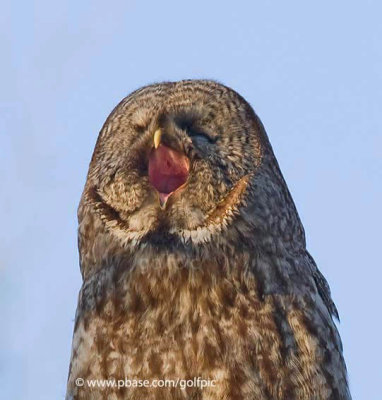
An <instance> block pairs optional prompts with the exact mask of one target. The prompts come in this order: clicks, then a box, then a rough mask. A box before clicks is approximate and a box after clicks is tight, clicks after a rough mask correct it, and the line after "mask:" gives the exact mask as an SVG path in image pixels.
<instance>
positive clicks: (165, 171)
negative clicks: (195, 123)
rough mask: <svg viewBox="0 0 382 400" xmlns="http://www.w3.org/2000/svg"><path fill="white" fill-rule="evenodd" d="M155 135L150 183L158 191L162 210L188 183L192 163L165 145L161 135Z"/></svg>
mask: <svg viewBox="0 0 382 400" xmlns="http://www.w3.org/2000/svg"><path fill="white" fill-rule="evenodd" d="M157 132H158V131H156V132H155V134H154V148H153V149H152V151H151V154H150V157H149V165H148V172H149V181H150V184H151V185H152V186H153V187H154V188H155V189H156V191H157V193H158V197H159V202H160V206H161V208H162V209H164V208H165V207H166V203H167V200H168V199H169V198H170V196H171V195H173V194H174V193H175V192H176V191H177V190H178V189H180V188H181V187H182V186H183V185H184V184H185V183H186V181H187V179H188V174H189V169H190V161H189V159H188V157H187V156H186V155H185V154H183V153H180V152H178V151H176V150H174V149H172V148H170V147H168V146H166V145H165V144H163V143H160V138H161V133H160V131H159V133H157Z"/></svg>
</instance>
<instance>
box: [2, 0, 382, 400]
mask: <svg viewBox="0 0 382 400" xmlns="http://www.w3.org/2000/svg"><path fill="white" fill-rule="evenodd" d="M313 3H315V4H313ZM381 15H382V5H381V2H380V1H377V0H375V1H368V0H364V1H362V2H361V1H349V0H347V1H335V2H334V1H328V0H324V1H319V2H307V1H294V0H291V1H272V2H271V1H239V0H237V1H234V2H232V1H210V2H207V1H201V0H193V1H192V2H191V1H190V2H179V1H173V2H171V1H165V0H162V1H151V2H150V1H139V2H138V1H126V0H124V1H113V0H111V1H109V2H105V1H98V0H93V1H74V0H69V1H66V2H52V1H25V0H24V1H13V2H11V1H9V2H7V1H6V2H5V3H4V1H3V2H2V3H1V13H0V50H1V63H0V80H1V81H0V84H1V86H0V87H1V90H0V181H1V189H0V190H1V191H0V193H1V195H0V216H1V228H0V318H1V329H0V398H2V399H12V400H18V399H20V400H29V399H31V400H40V399H41V400H45V399H46V400H51V399H63V398H64V396H65V387H66V379H67V374H68V366H69V357H70V348H71V339H72V331H73V319H74V314H75V308H76V302H77V295H78V291H79V289H80V285H81V276H80V271H79V266H78V255H77V238H76V229H77V221H76V208H77V205H78V202H79V199H80V195H81V191H82V188H83V185H84V183H85V176H86V173H87V168H88V163H89V161H90V157H91V154H92V151H93V147H94V144H95V141H96V138H97V134H98V132H99V130H100V129H101V126H102V124H103V122H104V120H105V119H106V117H107V115H108V114H109V112H110V111H111V110H112V108H113V107H114V106H115V105H116V104H117V103H118V102H119V101H120V100H121V99H122V98H123V97H124V96H126V95H127V94H128V93H129V92H131V91H132V90H134V89H136V88H138V87H140V86H141V85H144V84H148V83H152V82H157V81H162V80H178V79H184V78H213V79H217V80H219V81H221V82H223V83H225V84H226V85H228V86H231V87H233V88H234V89H236V90H237V91H238V92H239V93H241V94H242V95H243V96H244V97H245V98H246V99H247V100H248V101H249V102H250V104H251V105H252V106H253V107H254V109H255V110H256V112H257V114H258V115H259V116H260V118H261V119H262V121H263V123H264V125H265V127H266V130H267V132H268V135H269V137H270V140H271V143H272V145H273V148H274V151H275V154H276V156H277V158H278V161H279V163H280V166H281V169H282V172H283V174H284V176H285V179H286V181H287V183H288V186H289V188H290V190H291V193H292V195H293V198H294V200H295V202H296V205H297V209H298V211H299V213H300V216H301V219H302V222H303V224H304V226H305V230H306V236H307V244H308V249H309V251H310V252H311V254H312V255H313V257H314V258H315V260H316V262H317V264H318V266H319V268H320V269H321V271H322V272H323V273H324V275H325V276H326V278H327V279H328V281H329V283H330V286H331V289H332V294H333V298H334V300H335V302H336V304H337V307H338V309H339V312H340V316H341V324H340V325H339V330H340V333H341V336H342V340H343V344H344V350H345V358H346V361H347V365H348V370H349V377H350V386H351V391H352V393H353V398H354V399H365V400H366V399H367V400H374V399H375V400H377V399H380V384H381V381H382V366H381V359H382V350H381V331H382V322H381V311H380V308H381V307H380V306H381V300H380V298H381V283H380V282H381V279H382V264H381V247H382V246H381V245H382V243H381V225H382V218H381V211H380V208H381V204H382V187H381V175H382V162H381V160H382V157H381V156H382V151H381V149H382V135H381V133H382V132H381V131H382V122H381V120H382V118H381V104H382V45H381V39H382V24H381V20H380V18H381ZM378 315H379V317H378Z"/></svg>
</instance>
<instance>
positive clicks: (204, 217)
mask: <svg viewBox="0 0 382 400" xmlns="http://www.w3.org/2000/svg"><path fill="white" fill-rule="evenodd" d="M296 218H297V221H298V223H297V224H296ZM79 222H80V228H79V233H80V234H79V238H80V248H81V246H85V247H86V242H87V241H89V240H90V241H91V242H92V243H93V244H92V249H93V250H92V251H93V253H94V252H95V250H94V248H97V246H98V247H99V248H104V247H105V246H106V247H107V246H109V241H110V242H111V241H112V242H113V243H115V242H116V241H117V242H118V246H119V247H120V248H125V249H129V248H132V247H137V246H138V247H139V246H157V247H160V245H161V243H162V244H163V243H164V244H165V245H166V246H170V245H174V243H176V245H183V246H191V247H194V248H197V247H200V246H205V245H211V244H213V245H214V246H216V245H217V243H222V242H224V241H232V240H239V241H240V240H241V241H242V243H243V244H244V243H247V244H248V243H252V242H253V241H254V240H255V237H256V232H265V231H266V232H268V233H270V234H274V235H275V236H276V235H279V234H280V232H281V233H282V234H285V235H288V234H293V231H296V232H297V233H298V234H299V235H302V234H303V232H302V227H301V226H300V224H299V220H298V217H297V214H296V210H295V207H294V205H293V202H292V200H291V198H290V195H289V192H288V189H287V187H286V185H285V182H284V180H283V178H282V175H281V173H280V171H279V168H278V165H277V161H276V159H275V157H274V155H273V152H272V149H271V146H270V144H269V141H268V139H267V136H266V133H265V131H264V129H263V126H262V124H261V122H260V120H259V119H258V118H257V116H256V114H255V113H254V111H253V109H252V108H251V107H250V105H249V104H248V103H247V102H246V101H245V100H244V99H243V98H242V97H241V96H240V95H239V94H238V93H236V92H235V91H234V90H232V89H230V88H228V87H226V86H223V85H221V84H219V83H216V82H214V81H204V80H186V81H180V82H166V83H160V84H154V85H150V86H147V87H144V88H141V89H139V90H137V91H135V92H133V93H132V94H130V95H129V96H128V97H126V98H125V99H123V100H122V102H121V103H120V104H119V105H118V106H117V107H116V108H115V109H114V110H113V111H112V113H111V114H110V116H109V117H108V118H107V120H106V122H105V124H104V126H103V128H102V130H101V132H100V135H99V137H98V141H97V144H96V147H95V151H94V154H93V157H92V160H91V163H90V168H89V173H88V178H87V182H86V186H85V190H84V193H83V196H82V199H81V203H80V207H79ZM294 225H296V226H294ZM287 227H288V229H287ZM291 232H292V233H291ZM86 249H87V254H88V253H89V251H90V250H89V249H88V247H86ZM113 251H115V248H114V250H113ZM93 257H96V256H95V255H93Z"/></svg>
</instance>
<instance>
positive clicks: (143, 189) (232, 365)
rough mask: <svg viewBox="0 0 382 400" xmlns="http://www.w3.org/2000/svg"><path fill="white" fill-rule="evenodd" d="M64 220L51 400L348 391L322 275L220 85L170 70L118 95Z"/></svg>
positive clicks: (302, 395) (257, 142)
mask: <svg viewBox="0 0 382 400" xmlns="http://www.w3.org/2000/svg"><path fill="white" fill-rule="evenodd" d="M78 219H79V228H78V243H79V253H80V268H81V273H82V277H83V284H82V288H81V290H80V293H79V298H78V306H77V312H76V317H75V324H74V334H73V344H72V355H71V362H70V368H69V378H68V386H67V395H66V399H92V400H93V399H94V400H100V399H108V400H118V399H126V400H140V399H142V400H159V399H160V400H181V399H182V400H184V399H192V400H255V399H256V400H276V399H277V400H313V399H317V400H329V399H331V400H349V399H350V398H351V397H350V393H349V389H348V383H347V374H346V367H345V363H344V359H343V354H342V344H341V340H340V337H339V334H338V331H337V329H336V325H335V323H334V322H333V319H334V318H338V314H337V310H336V307H335V305H334V303H333V301H332V299H331V295H330V290H329V287H328V284H327V282H326V280H325V278H324V277H323V275H322V274H321V273H320V271H319V270H318V268H317V266H316V264H315V262H314V260H313V258H312V257H311V256H310V254H309V253H308V251H307V249H306V244H305V234H304V229H303V226H302V224H301V221H300V219H299V216H298V214H297V211H296V207H295V205H294V203H293V200H292V197H291V195H290V193H289V191H288V188H287V185H286V183H285V181H284V179H283V176H282V174H281V172H280V169H279V166H278V163H277V161H276V158H275V156H274V154H273V151H272V147H271V145H270V143H269V140H268V137H267V135H266V133H265V130H264V128H263V125H262V124H261V122H260V120H259V118H258V117H257V116H256V114H255V112H254V111H253V109H252V108H251V106H250V105H249V104H248V103H247V102H246V101H245V100H244V99H243V97H241V96H240V95H239V94H238V93H236V92H235V91H234V90H232V89H230V88H228V87H226V86H224V85H222V84H220V83H217V82H214V81H206V80H184V81H179V82H165V83H159V84H153V85H149V86H146V87H143V88H141V89H139V90H137V91H135V92H133V93H132V94H130V95H129V96H127V97H126V98H125V99H123V100H122V101H121V102H120V103H119V104H118V105H117V107H116V108H115V109H114V110H113V111H112V113H111V114H110V116H109V117H108V118H107V120H106V122H105V124H104V126H103V128H102V130H101V132H100V134H99V137H98V140H97V143H96V146H95V150H94V153H93V156H92V159H91V163H90V167H89V172H88V176H87V180H86V184H85V188H84V191H83V194H82V198H81V201H80V205H79V209H78Z"/></svg>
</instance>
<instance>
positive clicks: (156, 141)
mask: <svg viewBox="0 0 382 400" xmlns="http://www.w3.org/2000/svg"><path fill="white" fill-rule="evenodd" d="M161 137H162V130H161V129H157V130H156V131H155V133H154V148H155V149H157V148H158V147H159V145H160V140H161Z"/></svg>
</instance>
